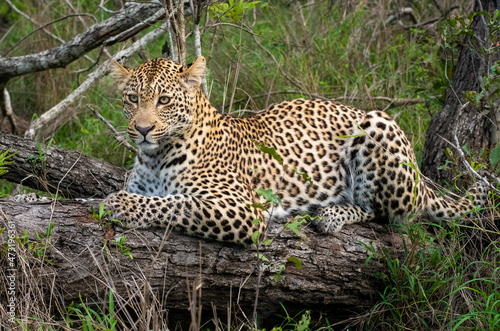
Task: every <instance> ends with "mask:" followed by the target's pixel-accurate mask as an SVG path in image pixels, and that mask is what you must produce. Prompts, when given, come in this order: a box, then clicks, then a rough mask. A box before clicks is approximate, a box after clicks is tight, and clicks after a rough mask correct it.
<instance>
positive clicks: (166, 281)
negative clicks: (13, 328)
mask: <svg viewBox="0 0 500 331" xmlns="http://www.w3.org/2000/svg"><path fill="white" fill-rule="evenodd" d="M99 202H100V201H98V200H96V201H90V202H89V201H87V202H80V201H59V202H57V204H56V205H53V204H51V203H33V204H22V203H17V202H13V201H9V200H2V201H0V209H1V210H0V228H1V227H6V228H8V226H9V224H14V225H15V230H16V232H17V235H18V236H21V235H22V234H23V233H24V232H25V231H26V232H27V233H28V235H29V242H35V241H37V240H38V241H40V239H39V238H38V239H37V236H36V233H41V234H45V233H46V229H47V227H48V226H49V224H50V222H54V228H53V231H52V233H51V235H50V242H51V245H50V247H49V248H48V251H47V253H46V254H47V256H48V257H50V260H51V261H52V263H53V265H52V268H53V273H54V277H53V278H50V282H51V284H52V286H47V287H45V292H44V293H43V295H44V296H46V298H45V302H49V301H50V299H51V298H50V296H51V295H55V294H57V295H60V296H62V298H63V301H64V302H66V303H68V302H71V301H75V302H79V296H80V295H81V296H82V297H84V298H92V299H94V300H96V302H99V300H98V299H100V298H101V299H102V298H103V297H104V296H105V294H106V293H109V290H110V289H112V290H113V293H114V296H115V300H116V302H118V303H121V304H124V305H125V304H126V303H128V304H130V302H131V301H133V298H134V297H137V296H143V295H144V292H145V289H146V292H148V291H149V292H150V293H152V294H154V295H153V296H154V297H155V298H159V297H162V298H163V300H162V302H164V305H165V308H167V309H171V310H173V311H177V312H179V311H181V312H182V311H184V312H187V309H188V308H189V306H190V303H189V300H188V292H189V290H188V288H187V286H186V281H187V280H189V281H190V282H195V281H197V280H199V279H201V284H202V286H201V289H202V293H201V303H202V305H203V307H205V308H207V309H209V310H211V308H210V306H211V304H212V303H213V304H214V305H215V306H216V307H217V309H223V311H227V310H226V309H227V307H228V305H229V304H230V302H231V303H232V304H233V305H237V307H238V308H237V309H241V310H242V311H244V312H245V313H246V314H247V316H251V311H252V309H253V304H254V300H255V291H256V286H257V279H258V277H257V276H256V275H257V271H256V269H255V266H256V262H257V258H256V253H257V251H256V248H249V247H240V246H235V245H229V244H225V243H220V242H211V241H205V240H200V239H197V238H193V237H189V236H186V235H183V234H180V233H177V232H175V231H174V232H172V233H171V234H170V235H169V236H167V238H166V239H165V240H163V239H164V234H165V230H164V229H152V230H128V231H126V232H123V230H121V229H119V228H118V229H116V232H115V231H114V230H109V231H107V230H106V229H105V228H104V229H103V226H102V225H101V224H99V222H98V221H97V220H96V219H95V218H93V217H92V214H91V212H90V208H91V205H99ZM52 207H54V210H52ZM282 229H283V224H280V223H277V222H274V223H273V226H272V227H271V233H270V237H274V241H273V242H272V244H271V245H269V246H264V247H261V248H260V253H261V254H263V255H264V256H265V257H266V258H267V259H269V261H268V262H263V268H262V269H263V273H262V278H261V283H260V292H259V305H258V310H259V312H261V313H263V314H270V313H272V312H276V311H279V310H280V306H279V304H280V302H281V303H283V304H284V305H285V306H286V307H287V308H288V307H293V309H292V308H290V309H291V310H292V311H293V310H296V309H302V308H308V309H313V310H315V311H317V312H322V313H325V314H329V316H335V317H337V318H338V317H339V316H346V314H347V313H348V312H349V311H358V312H359V310H360V309H366V308H368V307H370V305H372V304H373V303H374V302H376V301H377V300H378V298H379V295H378V291H380V290H382V289H383V284H382V283H381V281H380V279H379V277H377V273H378V272H384V271H386V265H385V264H384V263H383V261H382V262H379V261H376V259H372V260H371V261H370V263H368V264H366V265H365V261H366V259H367V258H368V255H369V253H368V252H367V249H366V248H365V246H364V245H363V243H364V244H366V245H368V246H372V247H375V248H376V249H377V252H381V251H383V250H386V251H388V250H392V251H393V253H394V254H398V253H401V247H402V244H401V238H400V236H399V235H397V234H393V233H391V232H390V231H389V230H388V229H387V228H385V227H383V226H382V225H379V224H375V223H368V224H354V225H349V226H345V227H344V228H343V229H342V231H341V232H340V233H338V234H337V235H336V236H328V235H323V234H319V233H316V232H313V231H312V230H311V229H307V228H306V229H304V236H305V238H304V236H302V238H301V237H298V236H297V235H295V234H294V233H292V232H291V231H282ZM6 233H7V231H5V232H4V234H2V235H1V236H0V238H1V239H0V244H1V245H4V244H5V243H6V242H7V237H6ZM122 235H125V236H126V241H125V245H126V247H127V248H129V249H130V253H131V255H132V256H133V259H130V258H129V257H127V256H124V255H123V254H118V253H117V250H118V249H119V248H118V246H117V244H116V243H115V242H112V241H110V240H109V239H112V238H113V237H114V238H115V239H117V238H119V237H121V236H122ZM104 246H106V247H107V249H105V248H104ZM289 257H293V258H295V259H297V260H299V261H301V263H302V267H301V268H300V269H299V268H297V266H296V265H295V263H293V262H294V261H296V260H293V261H292V262H290V261H288V260H287V258H289ZM280 265H284V270H283V271H282V272H281V273H280V275H281V278H282V279H281V280H278V281H275V280H276V278H275V277H276V276H275V275H276V274H277V271H278V270H279V268H280V267H279V266H280ZM278 278H279V277H278ZM54 284H55V285H54ZM54 287H55V288H54ZM231 294H232V295H231ZM60 299H61V298H59V300H60ZM54 300H56V298H52V302H55V301H54ZM101 302H102V300H101ZM234 309H235V308H234V307H233V311H234ZM332 318H333V317H332Z"/></svg>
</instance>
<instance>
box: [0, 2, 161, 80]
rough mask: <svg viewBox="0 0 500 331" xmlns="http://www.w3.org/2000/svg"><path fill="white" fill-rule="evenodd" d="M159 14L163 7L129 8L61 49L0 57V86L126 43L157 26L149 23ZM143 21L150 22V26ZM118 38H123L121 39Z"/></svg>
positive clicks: (153, 3) (63, 45) (156, 5)
mask: <svg viewBox="0 0 500 331" xmlns="http://www.w3.org/2000/svg"><path fill="white" fill-rule="evenodd" d="M160 11H161V12H163V7H162V5H161V4H160V3H155V2H149V3H140V4H130V5H128V6H126V7H124V9H122V10H120V11H119V12H118V13H117V14H116V15H114V16H112V17H110V18H108V19H107V20H104V21H102V22H100V23H98V24H95V25H93V26H91V27H90V28H88V29H87V30H85V31H84V32H82V33H80V34H79V35H77V36H76V37H74V38H73V39H71V40H69V41H67V42H65V43H64V44H62V45H60V46H57V47H54V48H51V49H48V50H46V51H43V52H41V53H38V54H30V55H24V56H17V57H9V58H3V57H0V86H3V85H5V83H6V82H7V81H8V80H9V79H10V78H12V77H15V76H20V75H25V74H29V73H34V72H38V71H43V70H47V69H54V68H63V67H65V66H66V65H68V64H69V63H71V62H73V61H75V60H76V59H78V58H79V57H80V56H82V55H83V54H85V53H87V52H89V51H91V50H93V49H94V48H96V47H99V46H101V45H103V44H104V45H105V46H110V45H112V44H114V43H117V42H120V41H123V40H126V39H128V38H130V36H131V35H134V34H136V33H138V32H139V31H141V30H142V29H145V28H147V27H149V26H150V25H151V24H154V23H155V22H149V21H148V19H149V18H150V17H152V16H153V17H154V16H155V15H156V14H157V13H158V12H160ZM157 19H159V17H158V18H157ZM144 21H147V24H146V23H145V22H144ZM116 36H120V38H118V37H116ZM112 37H115V38H112Z"/></svg>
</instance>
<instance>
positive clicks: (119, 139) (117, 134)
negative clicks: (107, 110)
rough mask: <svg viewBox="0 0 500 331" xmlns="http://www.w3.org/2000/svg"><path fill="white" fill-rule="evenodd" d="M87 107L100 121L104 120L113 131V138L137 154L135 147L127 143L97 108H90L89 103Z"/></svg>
mask: <svg viewBox="0 0 500 331" xmlns="http://www.w3.org/2000/svg"><path fill="white" fill-rule="evenodd" d="M87 108H88V109H90V110H91V111H92V112H93V113H94V115H95V116H97V117H98V118H99V119H100V120H101V121H103V122H104V124H106V126H107V127H108V128H109V129H110V130H111V132H112V133H113V136H114V137H115V139H116V140H117V141H118V142H119V143H120V144H122V145H123V146H125V147H126V148H127V149H128V150H129V151H131V152H132V153H136V154H137V149H135V148H134V147H133V146H132V145H130V144H129V143H128V141H127V140H126V139H125V138H123V136H121V135H120V134H119V133H118V131H116V129H115V128H114V127H113V126H112V125H111V124H110V123H109V122H108V120H107V119H105V118H104V117H103V116H102V115H101V114H100V113H99V112H98V111H97V110H95V109H94V108H92V106H91V105H87Z"/></svg>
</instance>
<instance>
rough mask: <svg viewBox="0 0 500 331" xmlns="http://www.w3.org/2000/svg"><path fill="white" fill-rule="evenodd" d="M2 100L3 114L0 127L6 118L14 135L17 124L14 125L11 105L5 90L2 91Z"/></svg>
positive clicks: (7, 92)
mask: <svg viewBox="0 0 500 331" xmlns="http://www.w3.org/2000/svg"><path fill="white" fill-rule="evenodd" d="M3 100H4V108H3V109H2V110H4V112H3V114H2V115H3V118H2V122H0V127H1V126H2V124H3V121H4V120H5V119H6V118H8V119H9V122H10V126H11V129H12V133H14V134H15V133H16V131H17V124H16V119H15V118H14V112H13V111H12V105H11V103H10V94H9V91H7V89H6V88H4V89H3Z"/></svg>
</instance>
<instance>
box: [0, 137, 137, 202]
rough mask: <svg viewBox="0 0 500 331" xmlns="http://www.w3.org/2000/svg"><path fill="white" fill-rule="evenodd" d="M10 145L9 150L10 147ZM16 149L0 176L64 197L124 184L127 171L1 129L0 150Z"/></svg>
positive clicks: (99, 194)
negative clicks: (48, 146)
mask: <svg viewBox="0 0 500 331" xmlns="http://www.w3.org/2000/svg"><path fill="white" fill-rule="evenodd" d="M9 149H10V150H9ZM6 150H9V154H12V153H16V154H15V155H14V156H13V157H11V158H9V161H13V163H11V164H9V165H7V170H8V172H7V173H6V174H4V175H3V176H1V177H0V178H3V179H6V180H8V181H10V182H13V183H19V184H22V185H24V186H28V187H32V188H34V189H37V190H41V191H45V192H50V193H54V194H55V193H56V192H58V194H59V196H62V197H66V198H104V197H105V196H107V195H108V194H110V193H112V192H117V191H119V190H120V189H122V188H123V187H124V184H125V180H126V177H127V171H126V170H125V169H124V168H122V167H117V166H115V165H113V164H111V163H109V162H106V161H102V160H99V159H96V158H93V157H90V156H87V155H84V154H82V153H80V152H78V151H74V150H69V149H63V148H59V147H56V146H51V147H50V148H49V149H48V150H47V149H46V148H45V147H44V146H43V145H40V149H39V145H38V144H37V143H36V142H34V141H32V140H29V139H24V138H21V137H19V136H16V135H13V134H10V133H7V132H3V131H0V151H6Z"/></svg>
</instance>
